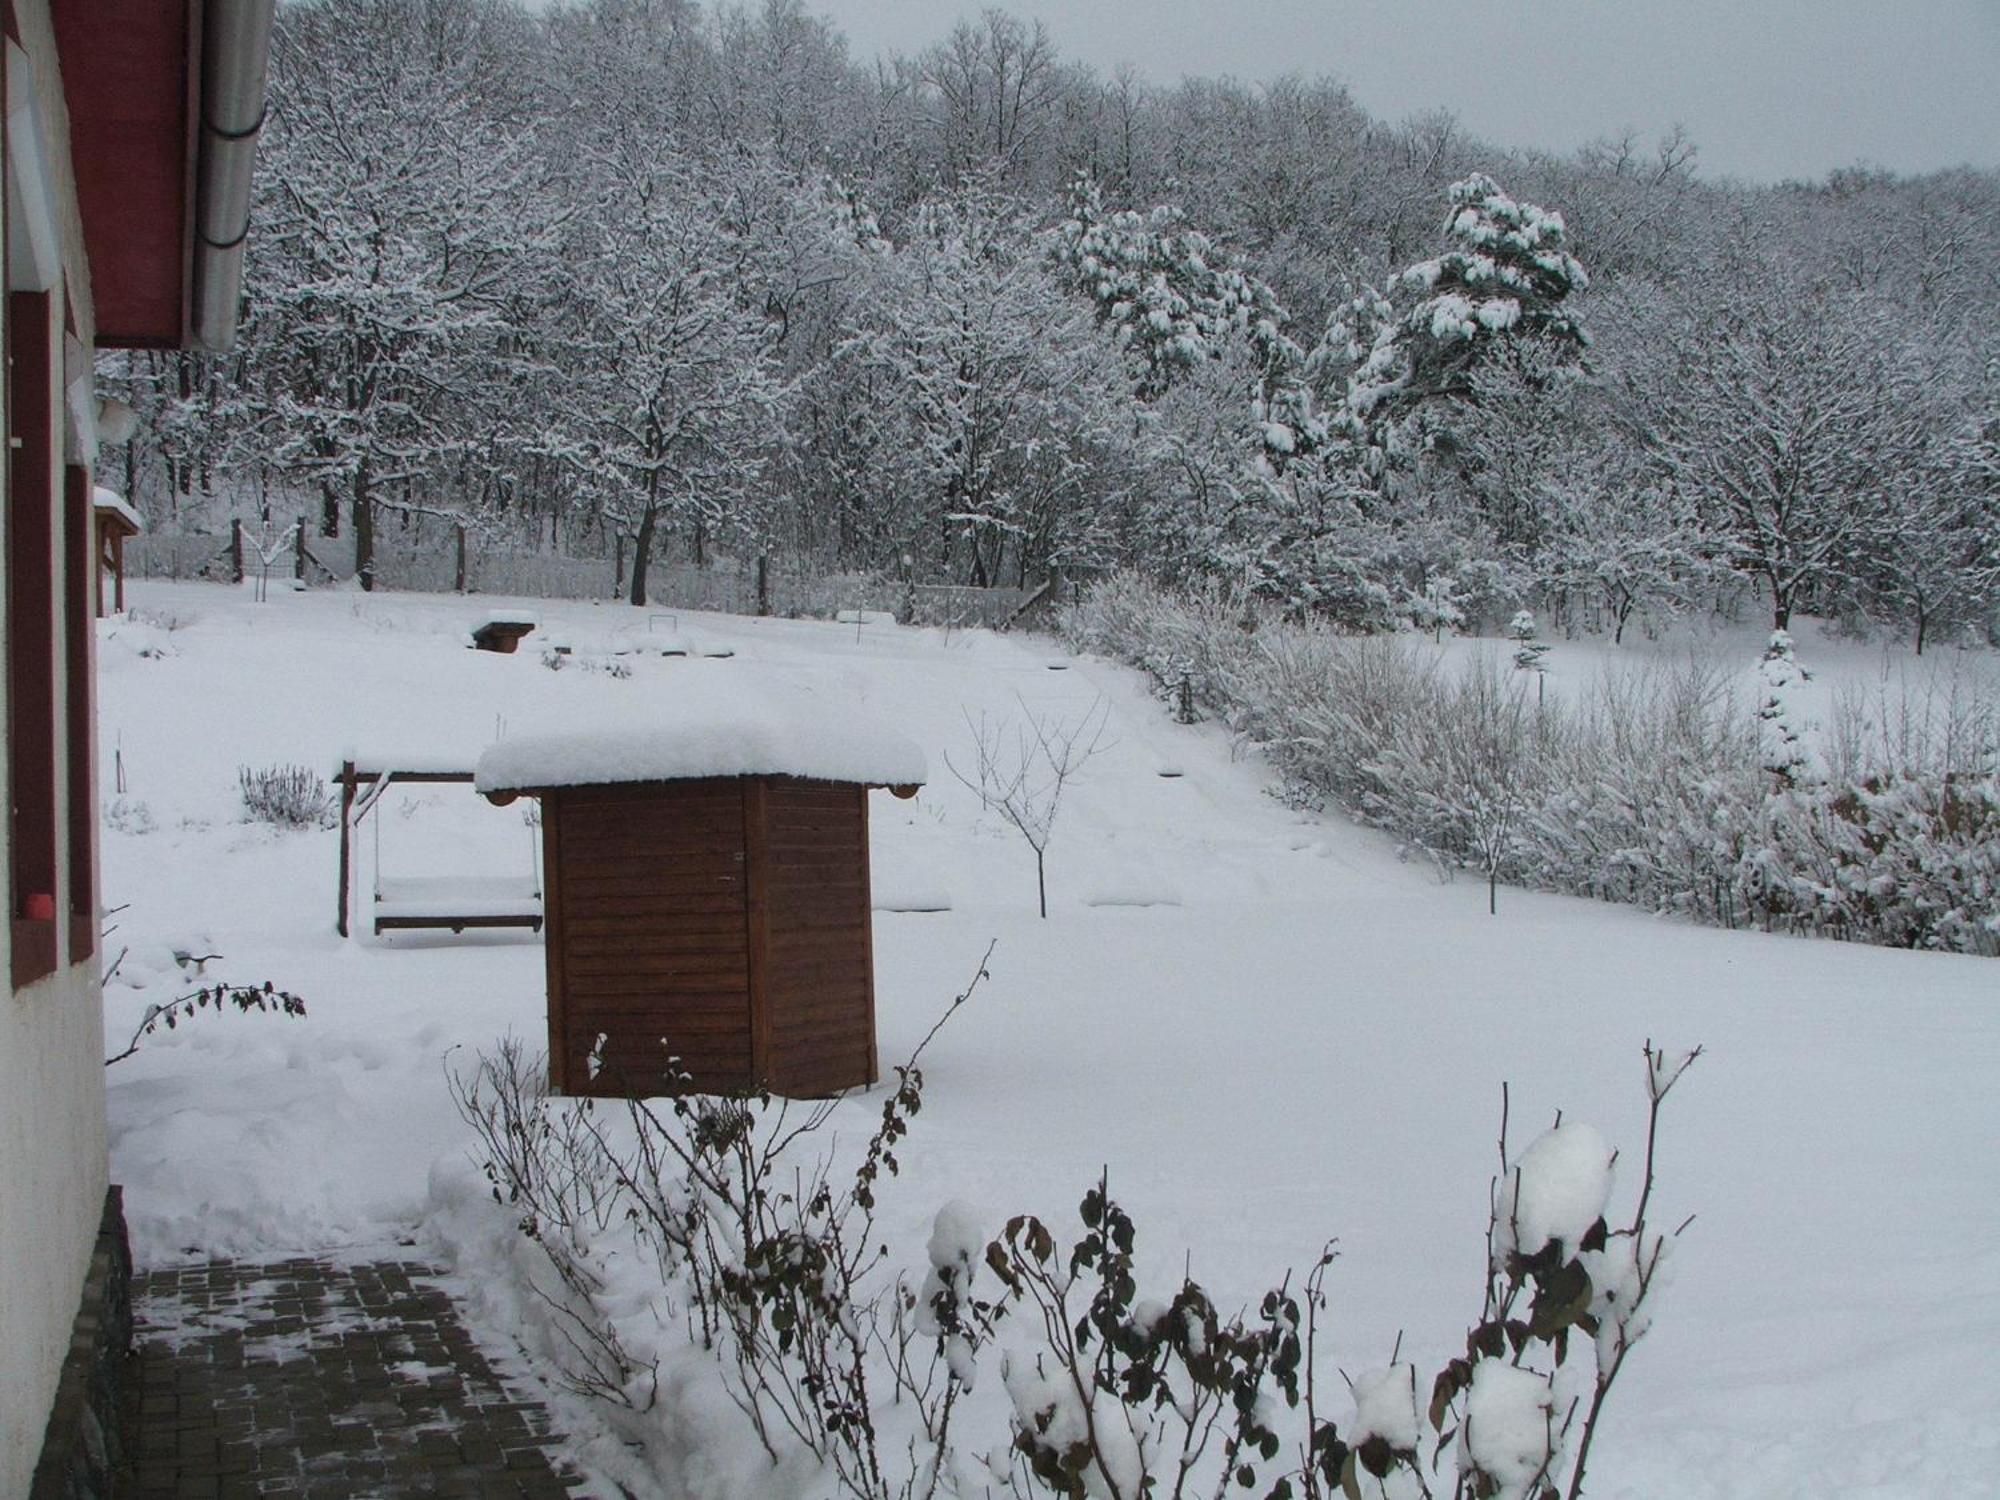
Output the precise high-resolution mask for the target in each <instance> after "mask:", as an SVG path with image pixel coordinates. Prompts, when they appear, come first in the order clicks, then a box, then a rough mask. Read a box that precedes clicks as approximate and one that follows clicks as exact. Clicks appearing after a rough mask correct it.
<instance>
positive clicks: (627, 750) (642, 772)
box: [473, 690, 929, 793]
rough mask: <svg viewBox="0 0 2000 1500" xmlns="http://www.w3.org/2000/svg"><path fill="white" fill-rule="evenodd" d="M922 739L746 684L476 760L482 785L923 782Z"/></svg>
mask: <svg viewBox="0 0 2000 1500" xmlns="http://www.w3.org/2000/svg"><path fill="white" fill-rule="evenodd" d="M928 773H929V768H928V766H927V765H926V764H925V761H924V753H923V751H922V750H920V749H918V748H917V746H916V744H915V743H914V742H913V741H911V740H909V739H906V738H905V737H903V736H902V735H900V734H896V733H894V732H893V731H890V730H885V729H882V728H881V727H879V726H878V725H876V724H873V723H871V722H869V721H868V720H866V719H864V718H862V717H860V716H859V715H856V714H854V713H853V712H852V711H851V710H849V709H847V708H846V707H845V706H844V705H841V704H837V703H829V702H824V701H821V700H819V699H817V698H815V697H813V696H812V695H810V694H807V693H803V692H794V693H792V694H789V695H786V694H777V693H770V692H766V693H759V694H749V693H745V692H742V691H740V690H739V691H735V692H731V693H729V694H728V695H727V696H726V697H722V696H719V695H718V696H717V697H715V698H714V699H711V700H709V701H703V700H702V699H701V698H700V697H691V698H690V699H688V700H686V701H681V702H677V703H675V704H673V705H671V706H669V707H668V708H667V709H665V710H663V711H661V712H659V713H657V714H656V715H654V716H650V717H648V718H646V719H643V720H638V721H634V720H632V719H629V718H628V719H625V720H621V721H620V722H618V723H615V724H608V725H606V726H604V727H603V728H599V729H577V730H569V731H565V732H561V733H553V734H524V735H521V736H519V737H517V738H512V739H506V740H502V741H501V742H500V743H499V744H497V745H494V746H493V747H492V748H491V749H489V750H487V752H486V753H485V754H484V755H482V756H480V757H479V769H478V775H477V777H476V779H475V781H474V783H473V784H474V786H475V787H476V788H477V789H478V790H479V791H481V792H486V793H493V792H519V791H527V790H530V789H539V788H542V787H565V786H606V785H611V784H614V783H620V782H638V781H681V780H686V779H689V778H692V777H698V776H802V777H806V778H809V779H811V780H814V781H847V782H858V783H861V784H862V785H865V786H895V787H902V786H921V785H923V783H924V781H925V780H926V779H927V776H928Z"/></svg>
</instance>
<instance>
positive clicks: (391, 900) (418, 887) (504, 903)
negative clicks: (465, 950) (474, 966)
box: [375, 875, 542, 935]
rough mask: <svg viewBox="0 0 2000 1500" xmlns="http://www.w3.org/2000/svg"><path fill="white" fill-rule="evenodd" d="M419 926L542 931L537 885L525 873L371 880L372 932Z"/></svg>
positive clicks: (406, 876) (456, 930)
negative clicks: (522, 928) (507, 928)
mask: <svg viewBox="0 0 2000 1500" xmlns="http://www.w3.org/2000/svg"><path fill="white" fill-rule="evenodd" d="M418 927H449V928H450V929H451V930H452V931H453V932H464V931H465V929H466V928H468V927H527V928H531V929H533V930H534V931H536V932H540V931H541V930H542V891H541V883H540V882H539V881H537V880H534V879H532V878H531V877H527V876H520V877H515V876H509V875H444V876H435V877H426V876H412V875H403V876H397V877H395V878H392V879H391V878H385V879H380V880H377V881H376V882H375V931H376V933H377V934H378V935H380V934H381V933H384V932H389V931H392V930H407V929H410V928H418Z"/></svg>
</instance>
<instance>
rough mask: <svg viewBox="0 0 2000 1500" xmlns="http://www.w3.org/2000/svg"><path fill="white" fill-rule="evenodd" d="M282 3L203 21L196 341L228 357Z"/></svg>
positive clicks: (231, 4) (232, 5)
mask: <svg viewBox="0 0 2000 1500" xmlns="http://www.w3.org/2000/svg"><path fill="white" fill-rule="evenodd" d="M276 10H277V3H276V0H208V4H207V5H206V6H205V7H204V15H203V19H202V49H201V52H202V55H201V148H200V150H201V155H200V162H199V166H198V169H197V175H196V184H197V186H196V189H195V193H196V197H195V247H194V248H195V264H194V327H193V333H194V341H195V343H196V345H197V346H198V347H200V348H203V349H206V350H209V351H210V352H211V353H215V354H224V353H227V352H228V351H229V349H230V348H231V347H232V346H233V345H234V344H235V342H236V305H237V300H238V297H239V295H240V293H241V290H242V285H243V242H244V239H245V238H246V237H247V236H248V234H249V232H250V178H251V173H252V171H253V169H254V168H255V166H256V163H257V133H258V131H260V130H261V129H263V126H264V81H265V73H266V69H267V68H268V66H269V63H270V57H271V23H272V19H273V17H274V15H275V14H276Z"/></svg>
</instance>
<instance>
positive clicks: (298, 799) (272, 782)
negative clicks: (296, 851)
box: [236, 766, 336, 828]
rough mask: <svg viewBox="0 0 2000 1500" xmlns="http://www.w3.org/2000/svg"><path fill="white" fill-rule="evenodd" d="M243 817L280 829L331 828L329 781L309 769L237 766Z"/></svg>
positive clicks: (331, 806)
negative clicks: (241, 792)
mask: <svg viewBox="0 0 2000 1500" xmlns="http://www.w3.org/2000/svg"><path fill="white" fill-rule="evenodd" d="M236 782H237V785H238V786H239V787H240V788H242V791H243V815H244V817H245V818H247V819H248V820H249V821H250V822H252V823H269V824H271V825H272V826H274V827H277V828H331V827H332V826H333V823H334V818H335V816H336V814H335V811H334V800H333V793H332V792H330V791H329V790H327V785H326V778H325V777H323V776H321V775H320V774H319V773H318V772H317V771H315V770H313V769H312V768H311V767H310V766H259V767H251V766H238V767H237V768H236Z"/></svg>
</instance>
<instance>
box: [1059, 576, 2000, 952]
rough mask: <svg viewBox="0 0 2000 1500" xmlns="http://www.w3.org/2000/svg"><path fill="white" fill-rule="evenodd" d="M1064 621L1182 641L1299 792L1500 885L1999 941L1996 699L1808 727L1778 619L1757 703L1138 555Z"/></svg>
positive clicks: (1842, 930) (1956, 942) (1134, 640)
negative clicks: (1450, 656) (1570, 670)
mask: <svg viewBox="0 0 2000 1500" xmlns="http://www.w3.org/2000/svg"><path fill="white" fill-rule="evenodd" d="M1064 628H1065V631H1066V633H1067V635H1068V638H1069V639H1070V641H1071V643H1072V644H1074V645H1075V646H1077V647H1078V648H1080V649H1083V650H1090V651H1096V652H1098V653H1100V654H1102V655H1106V656H1111V657H1115V658H1118V659H1121V660H1124V661H1128V662H1132V663H1134V664H1136V665H1138V666H1141V667H1143V668H1145V669H1146V670H1148V671H1151V672H1153V673H1154V675H1155V676H1156V677H1157V676H1158V675H1159V673H1160V665H1159V664H1160V663H1162V662H1167V661H1171V662H1172V663H1174V664H1175V668H1176V670H1177V671H1179V672H1181V673H1182V674H1183V675H1184V676H1185V678H1186V681H1187V683H1188V689H1187V692H1188V696H1189V698H1190V699H1191V700H1192V702H1193V704H1194V706H1195V707H1197V708H1198V709H1199V710H1200V711H1202V712H1203V713H1205V714H1207V715H1210V716H1212V717H1216V718H1219V719H1221V720H1223V721H1224V722H1225V723H1227V724H1228V725H1229V726H1230V727H1231V728H1232V729H1234V730H1236V731H1237V732H1238V733H1240V734H1242V735H1243V736H1244V737H1245V738H1246V739H1248V740H1250V741H1251V742H1253V743H1255V744H1256V745H1257V746H1258V747H1259V748H1260V749H1261V751H1262V753H1263V754H1264V756H1265V757H1266V759H1267V760H1268V761H1269V762H1270V764H1271V766H1272V768H1273V770H1274V771H1276V772H1277V774H1278V775H1279V777H1280V778H1281V780H1282V782H1283V784H1284V786H1285V787H1286V789H1287V795H1288V796H1289V797H1290V798H1291V799H1292V800H1294V801H1296V802H1299V803H1301V804H1310V805H1322V804H1328V803H1330V804H1332V805H1334V806H1337V807H1339V808H1341V809H1343V810H1344V811H1346V812H1347V813H1349V814H1350V815H1351V816H1354V817H1356V818H1359V819H1361V820H1362V821H1364V822H1367V823H1369V824H1371V825H1374V826H1376V827H1380V828H1383V829H1385V830H1387V831H1388V832H1390V833H1392V834H1393V835H1394V836H1396V837H1397V838H1399V839H1401V840H1403V841H1404V842H1405V843H1406V845H1408V846H1409V847H1411V848H1413V849H1416V850H1420V851H1422V852H1423V853H1425V854H1426V855H1428V856H1429V857H1431V858H1433V859H1435V860H1436V861H1438V862H1439V863H1441V864H1443V865H1445V866H1458V867H1463V868H1469V869H1475V870H1478V871H1479V872H1480V873H1481V874H1483V875H1485V876H1486V877H1487V879H1488V881H1489V883H1491V884H1496V885H1497V883H1498V882H1500V881H1509V882H1516V883H1519V884H1523V885H1529V886H1538V887H1542V888H1546V889H1550V890H1559V891H1566V892H1569V893H1572V894H1575V895H1586V896H1593V897H1597V898H1599V899H1602V900H1610V901H1624V902H1631V903H1634V904H1637V905H1640V906H1645V907H1648V908H1651V909H1653V910H1657V911H1669V912H1674V913H1677V914H1680V915H1683V916H1687V917H1691V918H1693V919H1695V920H1698V921H1703V922H1710V923H1714V924H1716V925H1719V926H1725V927H1761V928H1763V929H1765V930H1768V931H1782V932H1797V933H1806V934H1814V935H1820V936H1826V937H1835V938H1843V939H1848V940H1851V941H1856V942H1870V943H1884V944H1890V945H1893V946H1898V947H1916V948H1933V949H1940V950H1944V951H1949V952H1959V953H1975V954H1988V955H2000V840H1996V839H1995V837H1994V836H1993V830H1994V829H1995V828H1996V827H2000V823H1996V809H2000V707H1996V705H1994V704H1993V702H1992V701H1991V700H1990V698H1988V697H1986V696H1984V695H1982V694H1981V693H1979V692H1978V691H1977V690H1975V689H1974V688H1972V687H1970V686H1969V685H1967V684H1966V683H1964V682H1962V681H1956V680H1954V681H1950V682H1947V683H1945V684H1944V685H1942V686H1939V685H1938V684H1937V683H1936V681H1935V680H1933V682H1932V683H1931V684H1930V685H1929V686H1918V687H1915V688H1910V687H1906V688H1904V689H1903V690H1902V691H1901V692H1900V693H1892V692H1891V691H1890V689H1889V688H1888V687H1887V686H1886V685H1885V686H1883V687H1882V688H1881V689H1879V690H1878V691H1877V693H1876V695H1875V696H1874V698H1873V699H1868V700H1863V699H1861V698H1854V697H1850V698H1849V699H1848V700H1846V701H1845V702H1844V703H1842V704H1841V705H1837V711H1836V714H1835V716H1834V722H1833V724H1832V726H1831V727H1830V729H1829V730H1828V731H1827V732H1826V734H1825V735H1824V736H1818V735H1813V736H1812V737H1811V738H1808V733H1809V731H1810V730H1811V729H1812V728H1813V726H1808V725H1805V724H1803V723H1800V722H1797V721H1796V720H1795V715H1794V713H1793V710H1792V708H1791V707H1790V705H1789V703H1788V699H1787V695H1788V694H1789V691H1790V688H1791V685H1792V684H1793V683H1794V682H1795V681H1797V680H1798V678H1799V676H1800V675H1801V669H1800V668H1799V666H1798V664H1797V661H1796V658H1795V656H1794V655H1792V654H1791V651H1790V648H1789V644H1788V643H1787V645H1786V646H1785V647H1784V648H1782V649H1778V648H1774V651H1775V654H1772V655H1769V656H1767V658H1766V660H1765V662H1764V668H1763V670H1764V681H1765V684H1766V688H1765V691H1764V693H1763V694H1762V696H1761V697H1760V699H1759V701H1758V702H1757V703H1755V704H1752V703H1748V702H1745V701H1743V700H1742V699H1741V698H1739V697H1738V696H1737V695H1736V694H1735V693H1733V692H1732V691H1731V690H1730V687H1729V684H1728V680H1727V678H1726V676H1725V675H1724V674H1723V673H1722V672H1721V671H1719V670H1718V669H1716V668H1714V667H1712V666H1703V665H1700V664H1696V663H1687V664H1684V665H1679V666H1654V667H1647V668H1641V669H1636V670H1630V671H1625V672H1612V673H1607V674H1605V675H1604V676H1603V677H1601V678H1600V679H1599V680H1598V681H1597V682H1596V683H1595V684H1594V685H1593V686H1592V688H1591V689H1590V690H1589V691H1588V692H1586V693H1582V694H1580V695H1578V696H1576V697H1574V698H1570V699H1567V700H1564V701H1543V699H1542V696H1541V695H1540V694H1539V693H1538V692H1536V693H1530V692H1528V691H1526V690H1525V687H1524V685H1523V683H1522V680H1521V678H1520V676H1519V674H1516V673H1512V672H1508V671H1505V670H1503V669H1502V668H1501V666H1500V664H1499V661H1498V658H1497V656H1495V657H1489V658H1486V659H1483V660H1481V659H1475V660H1473V661H1472V662H1470V663H1468V664H1467V665H1466V666H1464V667H1463V668H1461V669H1460V670H1459V671H1457V672H1456V673H1453V672H1448V671H1446V670H1445V669H1444V668H1443V667H1442V666H1441V665H1440V663H1439V660H1438V658H1437V656H1436V655H1435V654H1434V653H1432V652H1430V651H1427V650H1424V649H1422V648H1421V647H1420V646H1418V645H1415V644H1413V643H1411V642H1409V641H1407V640H1398V639H1396V638H1393V637H1380V636H1361V637H1356V636H1347V635H1342V634H1340V633H1339V632H1337V631H1336V630H1333V629H1331V628H1329V627H1327V626H1325V625H1324V624H1321V623H1318V622H1315V621H1311V620H1306V621H1299V620H1290V619H1283V618H1280V617H1278V616H1277V615H1275V614H1274V613H1272V612H1270V611H1267V610H1261V609H1260V608H1259V607H1258V606H1256V605H1255V604H1254V603H1251V602H1246V601H1243V600H1240V599H1236V598H1233V597H1231V596H1229V595H1227V594H1224V593H1222V592H1220V591H1216V590H1211V591H1208V592H1204V593H1195V594H1192V595H1189V596H1186V597H1180V596H1176V595H1173V594H1170V593H1168V592H1166V591H1164V590H1161V589H1158V588H1156V587H1153V586H1151V585H1149V584H1147V583H1145V582H1143V581H1142V580H1139V579H1137V578H1134V577H1132V576H1130V575H1123V574H1113V575H1111V576H1110V577H1108V578H1106V579H1105V580H1104V581H1103V582H1101V583H1100V584H1098V585H1097V586H1096V587H1095V588H1094V589H1092V591H1091V592H1090V593H1089V594H1088V595H1087V596H1086V597H1085V598H1084V600H1083V601H1082V602H1081V603H1080V604H1078V605H1077V606H1076V607H1074V608H1073V609H1072V610H1071V611H1070V613H1069V614H1068V615H1067V616H1066V618H1065V624H1064ZM1822 740H1823V741H1824V744H1825V746H1826V749H1825V752H1824V753H1821V751H1820V750H1819V749H1818V748H1816V747H1817V746H1818V745H1819V743H1820V742H1821V741H1822ZM1780 766H1782V767H1784V769H1785V774H1783V775H1780V774H1778V771H1779V767H1780Z"/></svg>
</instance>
